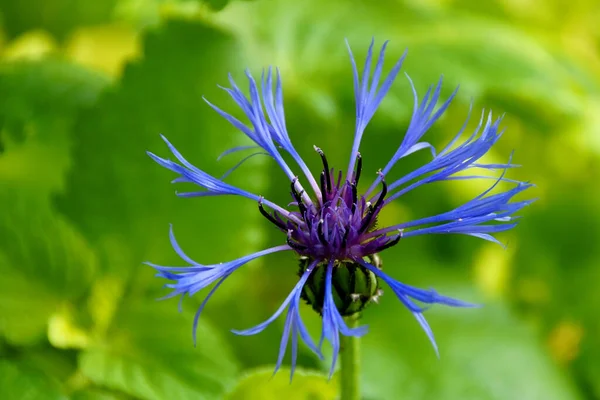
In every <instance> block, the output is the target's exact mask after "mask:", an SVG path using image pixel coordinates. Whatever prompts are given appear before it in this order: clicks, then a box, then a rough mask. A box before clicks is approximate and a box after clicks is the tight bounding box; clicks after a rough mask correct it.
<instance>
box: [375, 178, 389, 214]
mask: <svg viewBox="0 0 600 400" xmlns="http://www.w3.org/2000/svg"><path fill="white" fill-rule="evenodd" d="M379 175H380V176H381V185H382V186H383V188H382V189H381V194H380V195H379V198H378V199H377V202H376V203H375V209H376V210H377V209H379V207H381V205H382V204H383V199H384V198H385V195H386V194H387V190H388V187H387V183H385V181H384V180H383V174H382V173H381V172H379Z"/></svg>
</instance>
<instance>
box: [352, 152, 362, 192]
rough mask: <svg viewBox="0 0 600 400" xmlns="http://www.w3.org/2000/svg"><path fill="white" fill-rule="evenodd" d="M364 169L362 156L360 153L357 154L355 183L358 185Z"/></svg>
mask: <svg viewBox="0 0 600 400" xmlns="http://www.w3.org/2000/svg"><path fill="white" fill-rule="evenodd" d="M361 171H362V157H361V156H360V153H358V154H356V174H355V175H354V184H355V185H357V186H358V180H359V179H360V173H361Z"/></svg>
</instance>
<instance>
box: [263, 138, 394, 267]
mask: <svg viewBox="0 0 600 400" xmlns="http://www.w3.org/2000/svg"><path fill="white" fill-rule="evenodd" d="M315 150H316V151H317V153H318V154H319V155H320V156H321V160H322V161H323V171H322V172H321V174H320V186H321V188H320V189H321V193H322V199H321V201H319V202H318V203H315V202H310V201H306V198H307V197H306V196H305V193H304V191H303V190H301V191H300V192H299V191H298V189H297V188H298V185H297V178H296V179H294V180H293V181H292V182H291V195H292V198H293V200H294V202H293V203H292V205H295V206H296V207H297V208H298V210H297V211H291V212H290V215H289V217H288V218H285V219H284V218H282V217H281V216H280V215H279V214H277V213H274V214H273V215H271V214H269V213H267V212H266V211H265V210H264V208H263V207H262V204H261V202H259V209H260V212H261V213H262V215H264V216H265V217H266V218H267V219H268V220H269V221H271V222H272V223H273V224H275V225H276V226H277V227H278V228H279V229H281V230H282V231H284V232H285V233H286V234H287V243H288V244H289V246H290V247H292V248H293V249H294V250H296V252H297V253H299V254H300V255H301V256H304V257H308V258H309V259H311V260H323V261H325V260H337V261H356V260H358V259H362V258H364V257H368V256H370V255H372V254H375V253H378V252H380V251H382V250H384V249H386V248H388V247H391V246H393V245H395V244H396V243H398V241H399V240H400V234H398V235H397V236H387V235H385V234H383V235H380V236H375V237H372V236H370V237H369V236H367V235H366V234H367V233H369V232H370V231H372V230H373V229H374V227H375V225H376V223H377V216H378V215H379V212H380V211H381V209H382V208H383V205H384V199H385V196H386V194H387V185H386V183H385V181H384V180H383V176H382V186H383V187H382V189H381V191H380V192H379V194H377V195H375V197H374V198H375V200H374V201H373V202H370V201H368V200H367V199H366V198H365V197H364V196H360V197H359V196H358V193H357V185H358V181H359V179H360V175H361V170H362V159H361V157H360V154H359V155H358V160H357V165H356V171H355V172H354V173H353V174H352V177H350V178H351V179H346V180H345V181H342V172H341V171H339V173H338V174H337V177H336V176H335V173H334V170H333V169H332V168H331V169H330V168H329V164H328V162H327V158H326V157H325V154H324V153H323V151H322V150H321V149H319V148H318V147H315Z"/></svg>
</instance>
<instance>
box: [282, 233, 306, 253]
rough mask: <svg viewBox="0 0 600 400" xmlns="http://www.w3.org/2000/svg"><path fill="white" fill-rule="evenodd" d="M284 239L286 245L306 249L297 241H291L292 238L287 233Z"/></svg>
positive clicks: (299, 249)
mask: <svg viewBox="0 0 600 400" xmlns="http://www.w3.org/2000/svg"><path fill="white" fill-rule="evenodd" d="M286 241H287V244H288V246H290V247H291V248H292V249H294V250H296V251H304V250H306V249H307V248H308V247H306V246H303V245H301V244H299V243H296V242H294V241H292V238H291V237H290V236H289V235H288V237H287V240H286Z"/></svg>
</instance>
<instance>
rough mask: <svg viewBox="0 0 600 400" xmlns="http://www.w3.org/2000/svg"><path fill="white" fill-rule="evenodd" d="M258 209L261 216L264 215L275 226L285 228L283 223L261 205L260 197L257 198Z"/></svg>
mask: <svg viewBox="0 0 600 400" xmlns="http://www.w3.org/2000/svg"><path fill="white" fill-rule="evenodd" d="M258 210H259V211H260V213H261V214H262V215H263V217H265V218H266V219H268V220H269V222H271V223H272V224H274V225H275V226H276V227H278V228H279V229H281V230H284V231H285V230H286V227H285V225H284V224H283V223H282V222H281V221H278V220H276V219H275V218H274V217H273V216H272V215H271V214H269V213H268V212H267V211H266V210H265V209H264V207H263V205H262V197H260V198H259V199H258Z"/></svg>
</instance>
